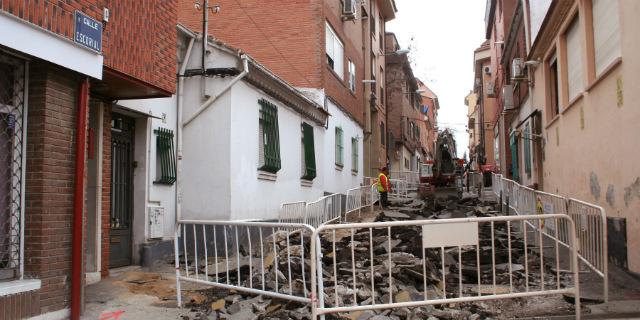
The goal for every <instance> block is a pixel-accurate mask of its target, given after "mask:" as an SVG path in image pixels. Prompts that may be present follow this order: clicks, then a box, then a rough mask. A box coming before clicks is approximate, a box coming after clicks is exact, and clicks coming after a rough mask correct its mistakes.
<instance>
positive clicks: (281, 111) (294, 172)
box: [229, 81, 326, 219]
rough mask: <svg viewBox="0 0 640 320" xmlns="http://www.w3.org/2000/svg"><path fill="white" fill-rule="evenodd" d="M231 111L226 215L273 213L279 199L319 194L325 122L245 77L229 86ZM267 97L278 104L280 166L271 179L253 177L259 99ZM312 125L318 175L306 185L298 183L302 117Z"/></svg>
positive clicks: (308, 198) (266, 215)
mask: <svg viewBox="0 0 640 320" xmlns="http://www.w3.org/2000/svg"><path fill="white" fill-rule="evenodd" d="M231 96H232V108H231V109H232V112H231V144H230V147H231V149H230V152H229V156H230V158H231V172H232V174H231V190H232V191H231V216H230V218H231V219H258V218H259V219H274V218H277V216H278V209H279V207H280V204H282V203H284V202H293V201H303V200H304V201H314V200H316V199H318V198H319V197H321V196H322V195H323V192H322V191H323V188H322V187H323V176H322V172H323V170H324V168H323V167H322V163H324V162H325V161H326V159H325V156H324V154H323V152H322V150H323V149H322V145H323V142H324V128H323V127H320V126H319V125H317V124H316V123H314V122H311V121H309V120H308V119H304V118H303V117H301V116H300V114H298V113H297V112H295V111H293V110H292V109H290V108H288V107H286V106H285V105H283V104H282V103H280V102H279V101H277V100H276V99H274V98H272V97H270V96H268V95H266V94H265V93H263V92H262V91H260V90H258V89H257V88H255V87H253V86H251V85H249V84H247V83H246V82H242V81H241V82H238V83H237V84H236V85H234V87H233V89H232V92H231ZM260 99H266V100H267V101H269V102H271V103H273V104H274V105H276V107H277V108H278V127H279V135H280V159H281V169H280V170H279V171H278V173H277V178H276V180H275V181H268V180H262V179H259V178H258V173H259V170H258V167H259V136H258V135H259V134H258V131H259V117H260V113H259V112H260V105H259V104H258V100H260ZM303 121H304V122H307V123H308V124H310V125H312V126H314V144H315V156H316V166H317V170H318V171H317V177H316V178H315V179H314V181H313V185H312V186H311V187H306V186H301V179H300V177H301V176H302V146H301V139H302V132H301V125H302V122H303Z"/></svg>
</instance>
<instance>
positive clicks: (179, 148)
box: [175, 35, 196, 227]
mask: <svg viewBox="0 0 640 320" xmlns="http://www.w3.org/2000/svg"><path fill="white" fill-rule="evenodd" d="M189 37H190V38H191V39H189V45H188V46H187V52H186V53H185V56H184V60H183V61H182V65H180V70H179V71H178V97H177V106H176V112H177V116H176V146H177V147H176V151H177V154H176V192H175V198H176V199H175V210H176V227H177V222H178V221H180V218H181V213H182V211H181V209H182V207H181V206H180V182H181V181H180V176H181V175H180V172H181V171H182V170H181V168H182V166H181V164H182V105H183V97H184V72H185V71H186V70H187V65H188V64H189V58H191V50H192V49H193V43H194V42H195V40H196V39H195V37H194V36H192V35H190V36H189Z"/></svg>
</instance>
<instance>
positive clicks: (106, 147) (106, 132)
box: [100, 103, 111, 277]
mask: <svg viewBox="0 0 640 320" xmlns="http://www.w3.org/2000/svg"><path fill="white" fill-rule="evenodd" d="M102 132H103V134H102V191H101V192H102V234H101V236H102V239H101V244H100V245H101V253H100V254H101V260H100V263H101V264H102V265H101V266H100V270H101V274H102V276H103V277H106V276H108V275H109V230H110V227H111V224H110V221H109V218H110V217H111V215H110V214H111V105H110V104H107V103H105V104H104V115H103V122H102Z"/></svg>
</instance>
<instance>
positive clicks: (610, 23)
mask: <svg viewBox="0 0 640 320" xmlns="http://www.w3.org/2000/svg"><path fill="white" fill-rule="evenodd" d="M592 5H593V46H594V53H595V67H596V76H599V75H600V74H602V72H603V71H604V70H605V69H606V68H607V67H608V66H609V65H610V64H611V63H612V62H613V61H614V60H615V59H616V58H618V57H620V17H619V11H618V2H617V1H607V0H592Z"/></svg>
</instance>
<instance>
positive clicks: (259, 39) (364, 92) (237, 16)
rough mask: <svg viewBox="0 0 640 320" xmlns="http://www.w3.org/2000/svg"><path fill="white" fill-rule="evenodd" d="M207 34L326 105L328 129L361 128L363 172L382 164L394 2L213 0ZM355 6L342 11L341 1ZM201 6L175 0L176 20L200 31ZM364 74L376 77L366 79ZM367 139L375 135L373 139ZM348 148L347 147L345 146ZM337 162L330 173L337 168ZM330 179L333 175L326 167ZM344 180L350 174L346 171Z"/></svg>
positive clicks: (372, 170) (377, 0)
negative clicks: (387, 38)
mask: <svg viewBox="0 0 640 320" xmlns="http://www.w3.org/2000/svg"><path fill="white" fill-rule="evenodd" d="M216 4H219V5H220V12H219V13H217V14H215V15H211V16H210V19H209V28H208V29H209V30H208V32H209V34H211V35H213V36H214V37H215V38H216V39H219V40H221V41H223V42H225V43H228V44H229V45H231V46H234V47H237V48H240V49H242V50H243V51H245V52H247V53H248V54H250V55H251V56H252V57H254V58H255V59H256V60H257V61H260V63H262V64H264V65H265V67H267V68H268V69H270V70H271V71H273V73H275V74H277V75H278V76H280V77H282V78H283V79H284V80H285V81H287V82H289V83H291V84H292V85H293V86H295V87H296V88H298V89H301V90H304V91H306V92H307V93H308V94H309V95H310V96H312V97H314V99H316V101H317V102H318V103H320V104H322V105H325V106H326V108H327V110H328V111H329V113H331V115H332V117H330V119H329V121H328V129H329V131H334V129H335V128H336V127H338V128H339V127H340V126H342V125H343V124H342V123H345V122H353V123H355V124H357V126H359V127H360V128H361V129H362V132H358V133H356V134H355V135H354V136H352V138H357V139H358V140H359V141H364V150H360V153H361V154H362V153H363V154H364V161H363V163H364V164H363V167H364V171H365V172H364V174H365V175H370V174H372V173H375V172H377V168H378V167H379V166H380V165H382V164H385V163H386V157H387V156H386V151H385V150H386V148H385V147H384V143H382V140H383V135H381V133H380V129H379V128H382V129H384V127H385V126H386V125H385V122H384V112H385V98H384V92H385V90H384V86H383V84H384V73H385V72H384V65H385V62H384V61H385V53H384V44H383V41H384V32H385V22H386V21H389V20H392V19H394V18H395V12H396V6H395V2H394V1H393V0H369V1H334V0H313V1H303V2H300V1H277V0H268V1H236V0H222V1H217V2H216ZM347 4H352V5H353V7H349V8H346V9H345V5H347ZM201 15H202V14H201V12H200V11H198V10H196V9H194V6H193V2H192V1H187V0H184V1H181V2H180V9H179V21H180V23H182V24H184V25H185V26H186V27H188V28H190V29H192V30H196V31H200V30H201V29H202V17H201ZM363 80H376V81H366V84H365V83H363ZM373 141H377V142H376V144H374V143H373ZM345 151H346V150H345ZM339 167H340V166H338V167H337V169H336V170H338V172H336V173H335V176H340V175H346V173H340V171H341V170H340V168H339ZM327 174H330V175H331V176H332V177H328V178H331V179H333V178H336V177H334V173H327ZM344 179H348V177H344Z"/></svg>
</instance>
